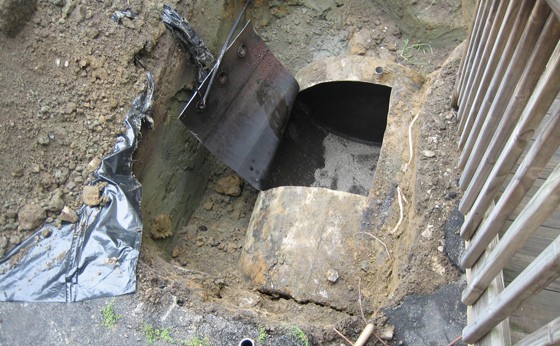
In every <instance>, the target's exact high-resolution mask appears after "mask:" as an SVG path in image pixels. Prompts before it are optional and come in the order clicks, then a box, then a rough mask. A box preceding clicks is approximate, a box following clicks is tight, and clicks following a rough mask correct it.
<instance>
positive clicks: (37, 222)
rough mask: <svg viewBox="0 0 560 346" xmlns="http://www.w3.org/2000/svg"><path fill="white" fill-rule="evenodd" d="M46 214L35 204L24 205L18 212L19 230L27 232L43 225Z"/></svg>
mask: <svg viewBox="0 0 560 346" xmlns="http://www.w3.org/2000/svg"><path fill="white" fill-rule="evenodd" d="M46 218H47V214H46V213H45V210H44V209H43V208H41V207H40V206H38V205H37V204H27V205H24V206H23V207H22V208H21V209H20V210H19V212H18V222H19V229H20V230H24V231H29V230H32V229H34V228H37V227H39V226H41V224H43V222H44V221H45V219H46Z"/></svg>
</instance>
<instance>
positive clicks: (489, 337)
mask: <svg viewBox="0 0 560 346" xmlns="http://www.w3.org/2000/svg"><path fill="white" fill-rule="evenodd" d="M475 13H476V14H475V18H474V21H473V24H472V27H471V29H470V34H469V39H468V46H467V50H466V52H465V54H464V56H463V60H462V61H461V67H460V74H459V76H458V78H457V83H456V86H457V87H456V90H455V92H454V95H453V102H454V104H455V105H456V106H457V107H458V118H459V131H460V134H461V136H460V141H459V147H460V149H461V155H460V158H459V167H460V168H461V169H462V170H463V173H462V177H461V180H460V186H461V189H462V190H463V191H464V196H463V198H462V199H461V203H460V206H459V210H460V211H461V212H462V213H463V214H464V215H465V222H464V223H463V226H462V228H461V233H460V234H461V236H462V237H463V239H465V243H466V250H465V253H464V255H463V257H462V259H461V264H462V265H463V266H464V267H465V268H466V269H467V287H466V289H465V291H464V292H463V296H462V300H463V302H464V303H465V304H466V305H467V306H468V310H467V316H468V324H467V326H466V327H465V329H464V330H463V340H464V341H465V342H467V343H472V344H481V345H509V344H511V343H512V342H513V343H514V344H517V345H535V344H537V345H549V344H550V345H557V344H560V280H557V279H558V277H559V276H560V212H559V208H558V206H559V204H560V150H559V147H560V114H559V113H560V112H559V109H560V102H558V98H559V97H558V92H559V90H560V43H559V39H560V21H559V18H560V0H504V1H496V0H479V1H478V4H477V7H476V10H475Z"/></svg>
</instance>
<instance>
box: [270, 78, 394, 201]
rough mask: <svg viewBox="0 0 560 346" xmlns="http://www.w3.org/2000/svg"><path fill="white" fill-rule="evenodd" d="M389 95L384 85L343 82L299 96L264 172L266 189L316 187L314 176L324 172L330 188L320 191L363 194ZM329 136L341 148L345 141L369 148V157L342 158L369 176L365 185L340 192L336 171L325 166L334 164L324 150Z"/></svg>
mask: <svg viewBox="0 0 560 346" xmlns="http://www.w3.org/2000/svg"><path fill="white" fill-rule="evenodd" d="M390 96H391V88H389V87H387V86H383V85H377V84H371V83H366V82H346V81H343V82H329V83H323V84H318V85H316V86H313V87H311V88H309V89H306V90H304V91H302V92H300V93H299V94H298V96H297V99H296V102H295V105H294V110H293V112H292V115H291V117H290V121H289V122H288V125H287V127H286V131H285V132H284V136H283V138H282V141H281V142H280V146H279V148H278V150H277V152H276V155H275V157H274V160H273V162H272V164H271V166H270V169H269V171H268V175H267V179H266V182H265V184H264V185H265V186H266V188H273V187H279V186H321V185H320V184H319V185H318V184H317V182H316V177H315V174H316V172H317V170H318V169H323V168H324V169H323V170H322V171H321V172H320V174H322V175H325V174H327V175H332V177H331V178H330V181H331V182H332V184H331V185H330V186H324V187H327V188H331V189H334V190H343V191H347V192H351V193H357V194H360V195H367V192H368V191H369V187H370V185H371V182H372V180H373V171H374V170H375V166H376V165H377V154H375V152H376V151H377V152H378V151H379V148H380V146H381V143H382V142H383V135H384V133H385V128H386V127H387V114H388V111H389V100H390ZM331 133H332V134H334V135H336V136H338V137H336V138H339V139H338V141H339V142H340V146H342V147H346V146H347V144H344V142H346V143H348V140H350V141H351V142H357V143H363V144H365V145H368V146H370V147H371V149H372V150H371V154H370V153H369V152H367V153H366V154H363V153H355V154H354V153H348V154H349V155H352V156H354V157H355V158H356V159H355V160H354V161H353V162H352V165H355V166H356V167H354V168H355V169H357V170H367V171H370V172H371V174H368V177H369V181H357V182H356V183H357V184H354V185H353V186H352V187H351V188H346V189H344V188H342V189H341V188H339V187H338V186H337V182H338V180H339V178H340V177H339V174H340V172H334V171H329V169H327V167H326V165H325V163H326V161H328V160H333V159H334V160H336V159H337V158H331V157H328V155H331V154H332V153H328V152H327V151H326V149H325V138H326V137H327V136H329V134H331ZM330 136H331V142H332V141H333V138H332V135H330ZM340 137H342V138H340ZM344 139H346V141H344ZM335 140H336V139H335ZM331 162H332V161H331ZM331 170H332V169H331ZM342 178H344V179H353V178H352V177H342ZM362 180H363V179H362Z"/></svg>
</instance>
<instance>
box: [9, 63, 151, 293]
mask: <svg viewBox="0 0 560 346" xmlns="http://www.w3.org/2000/svg"><path fill="white" fill-rule="evenodd" d="M147 78H148V83H147V86H146V89H145V91H144V92H143V93H142V94H141V95H139V96H137V97H136V98H135V99H134V101H133V103H132V108H131V109H130V110H129V112H128V114H127V116H126V119H125V125H126V127H127V130H126V133H124V134H122V135H120V136H119V137H118V139H117V141H116V144H115V146H114V148H113V153H111V154H110V155H108V156H106V157H105V158H103V160H102V162H101V165H100V167H99V169H98V170H97V171H96V172H95V173H94V178H95V180H94V181H93V183H92V184H97V183H100V182H107V183H108V185H107V186H106V187H105V189H104V191H103V195H104V196H105V197H107V198H108V200H109V202H108V203H107V204H106V205H105V206H99V207H89V206H86V205H84V206H82V207H81V208H80V209H79V210H78V212H77V214H78V216H79V220H78V222H76V223H75V224H70V223H64V224H63V225H62V227H60V228H56V227H55V226H53V225H51V224H44V225H43V226H42V227H41V228H40V229H39V230H38V231H37V232H35V234H34V235H32V236H31V237H30V238H28V239H27V240H25V241H24V242H23V243H22V244H20V245H18V246H17V247H16V248H14V249H12V250H11V251H10V252H8V254H7V255H6V256H5V257H4V258H2V259H0V301H28V302H75V301H82V300H88V299H94V298H101V297H111V296H117V295H123V294H127V293H132V292H135V291H136V266H137V262H138V255H139V251H140V245H141V240H142V215H141V209H140V203H141V200H142V186H141V185H140V183H139V182H138V181H137V180H136V178H134V176H133V174H132V155H133V153H134V151H135V150H136V148H137V145H138V134H139V132H140V129H141V126H142V123H146V122H147V123H150V122H151V118H150V116H149V115H148V113H149V111H150V109H151V107H152V99H153V92H154V79H153V76H152V75H151V73H149V72H148V73H147Z"/></svg>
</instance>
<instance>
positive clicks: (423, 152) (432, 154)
mask: <svg viewBox="0 0 560 346" xmlns="http://www.w3.org/2000/svg"><path fill="white" fill-rule="evenodd" d="M422 155H424V156H425V157H427V158H432V157H434V156H436V153H434V152H433V151H431V150H424V151H422Z"/></svg>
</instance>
